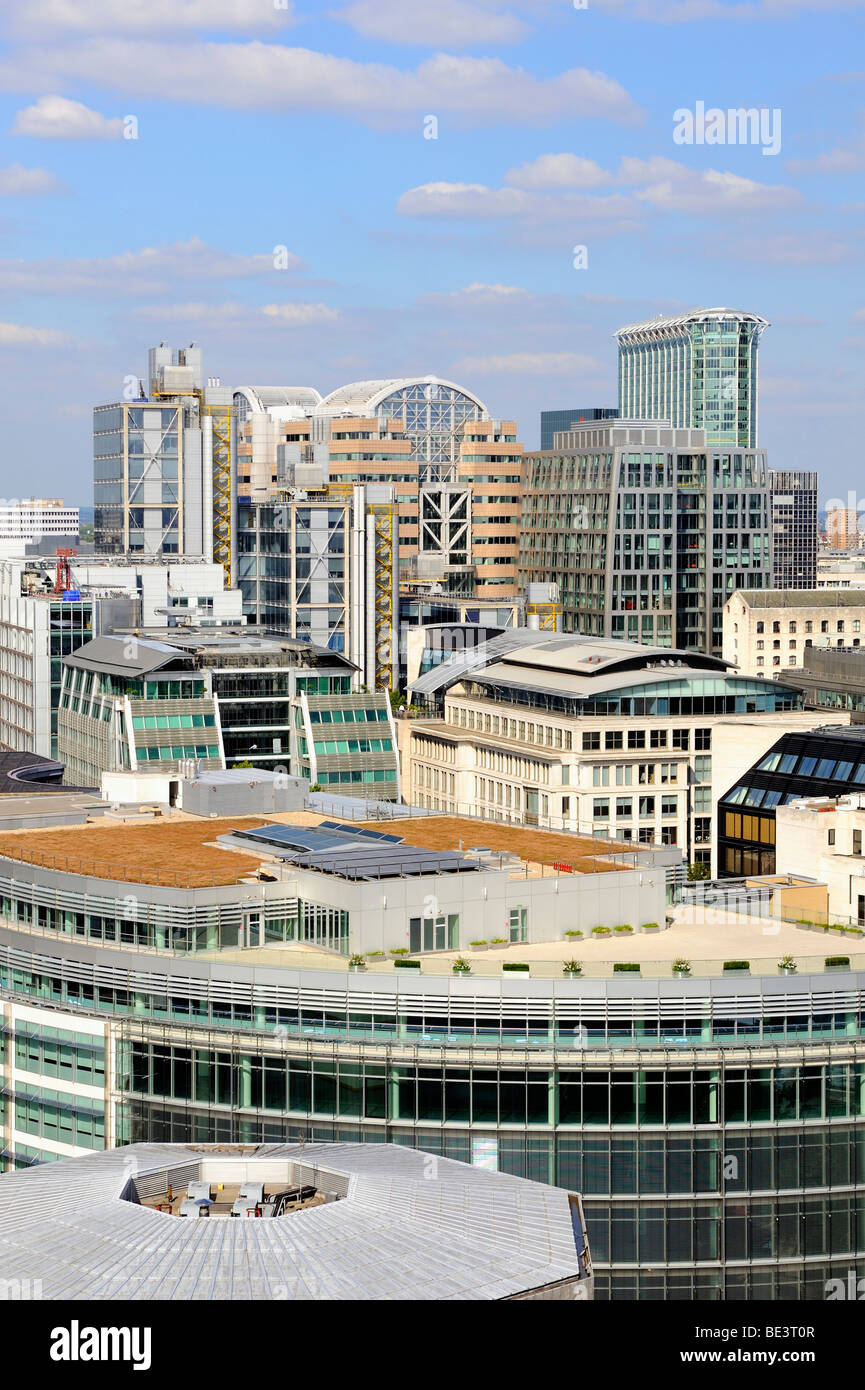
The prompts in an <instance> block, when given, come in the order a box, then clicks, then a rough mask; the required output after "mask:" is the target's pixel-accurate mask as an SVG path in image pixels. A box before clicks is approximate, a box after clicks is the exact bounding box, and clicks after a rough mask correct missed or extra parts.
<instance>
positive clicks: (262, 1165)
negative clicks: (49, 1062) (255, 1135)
mask: <svg viewBox="0 0 865 1390" xmlns="http://www.w3.org/2000/svg"><path fill="white" fill-rule="evenodd" d="M223 1179H227V1180H228V1182H229V1183H237V1182H256V1181H258V1182H264V1183H275V1182H282V1183H283V1184H285V1185H286V1186H288V1185H289V1184H291V1183H304V1184H309V1185H312V1186H315V1188H316V1189H317V1190H318V1191H320V1192H323V1193H325V1194H326V1199H325V1201H324V1202H322V1203H320V1204H318V1205H312V1206H307V1207H306V1208H304V1209H303V1210H300V1211H295V1212H293V1213H292V1214H291V1215H285V1216H278V1217H277V1216H273V1217H271V1218H270V1219H263V1220H257V1221H256V1220H253V1221H250V1220H245V1219H244V1218H243V1217H239V1218H235V1219H232V1218H231V1217H230V1216H225V1217H220V1216H210V1217H209V1218H207V1219H204V1220H202V1219H200V1218H199V1219H195V1218H192V1219H186V1220H179V1219H177V1218H175V1217H173V1216H172V1215H170V1214H169V1213H168V1212H167V1211H156V1210H154V1209H153V1208H152V1207H151V1206H149V1205H144V1204H143V1202H142V1199H143V1198H146V1197H152V1196H153V1195H154V1194H156V1193H157V1192H159V1191H160V1190H162V1191H165V1192H166V1194H167V1185H168V1183H173V1186H176V1187H183V1186H186V1187H187V1188H188V1184H189V1183H190V1182H191V1181H198V1182H204V1183H206V1184H210V1183H215V1182H217V1181H220V1180H223ZM213 1221H216V1222H218V1225H216V1226H214V1225H211V1224H210V1223H211V1222H213ZM0 1260H2V1265H3V1272H4V1278H5V1279H7V1280H8V1279H24V1278H26V1279H28V1280H33V1279H36V1280H39V1281H40V1282H41V1288H42V1297H43V1298H46V1299H70V1298H79V1299H88V1300H100V1301H102V1300H108V1299H147V1300H151V1299H161V1300H172V1301H176V1300H188V1299H236V1300H242V1299H255V1300H261V1301H269V1300H274V1299H276V1300H280V1301H294V1300H295V1299H300V1300H304V1301H309V1300H315V1299H332V1300H381V1301H390V1300H400V1301H404V1300H407V1299H408V1300H414V1301H417V1300H425V1299H435V1300H436V1301H443V1300H454V1299H472V1300H487V1299H508V1298H518V1297H520V1296H521V1295H524V1294H526V1293H529V1292H536V1291H540V1290H542V1289H545V1288H547V1287H548V1286H550V1285H559V1286H560V1285H562V1284H566V1285H568V1284H570V1285H571V1286H572V1287H571V1289H570V1290H569V1295H570V1296H571V1297H573V1298H589V1297H591V1293H592V1287H591V1277H590V1276H591V1265H590V1258H589V1252H588V1247H587V1242H586V1236H585V1226H584V1221H583V1216H582V1207H581V1204H580V1201H579V1198H578V1197H576V1196H575V1195H573V1194H570V1193H568V1192H566V1191H565V1190H564V1189H563V1188H558V1187H549V1186H547V1185H546V1184H545V1183H537V1182H530V1181H528V1180H526V1179H525V1178H515V1177H510V1176H509V1175H506V1174H504V1173H498V1172H491V1171H488V1170H487V1169H485V1168H481V1167H472V1166H470V1165H469V1164H464V1163H458V1162H456V1161H454V1160H452V1159H446V1158H439V1157H432V1156H430V1155H428V1154H425V1153H422V1152H419V1151H416V1150H414V1149H408V1148H403V1147H402V1146H399V1145H395V1144H366V1145H364V1144H308V1145H303V1144H267V1145H261V1146H258V1147H254V1148H250V1147H243V1146H240V1145H236V1146H235V1145H225V1146H219V1145H183V1144H135V1145H132V1146H130V1147H128V1148H121V1149H109V1150H107V1151H106V1152H104V1153H99V1154H94V1155H92V1156H89V1157H86V1158H70V1159H64V1160H61V1161H60V1162H57V1163H50V1164H43V1165H40V1166H38V1167H35V1168H30V1169H26V1170H23V1171H21V1172H14V1173H6V1174H4V1175H3V1176H2V1177H0ZM556 1293H557V1296H558V1297H561V1294H562V1291H561V1289H557V1291H556Z"/></svg>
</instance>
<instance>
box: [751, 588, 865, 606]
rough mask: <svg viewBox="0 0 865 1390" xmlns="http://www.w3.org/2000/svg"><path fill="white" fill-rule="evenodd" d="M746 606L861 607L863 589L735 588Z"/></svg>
mask: <svg viewBox="0 0 865 1390" xmlns="http://www.w3.org/2000/svg"><path fill="white" fill-rule="evenodd" d="M737 597H738V598H740V599H741V600H742V602H743V603H745V604H746V605H747V607H748V608H863V607H865V589H737V590H736V592H735V594H733V595H732V596H731V599H730V600H728V602H730V601H731V600H732V598H737Z"/></svg>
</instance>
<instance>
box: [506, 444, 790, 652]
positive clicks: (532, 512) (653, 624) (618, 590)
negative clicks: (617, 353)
mask: <svg viewBox="0 0 865 1390" xmlns="http://www.w3.org/2000/svg"><path fill="white" fill-rule="evenodd" d="M769 506H770V502H769V485H768V477H767V470H766V458H765V454H764V453H763V452H762V451H761V450H757V449H740V450H738V451H737V452H734V453H724V452H721V451H720V450H718V449H714V448H711V447H710V446H709V445H708V444H707V442H706V434H705V431H703V430H698V429H678V428H676V429H672V428H670V427H669V426H666V425H661V424H646V423H641V422H639V421H632V420H627V419H624V420H621V421H618V422H613V423H609V424H597V425H583V426H581V427H580V428H579V429H574V430H570V431H568V432H566V433H562V434H560V435H557V436H556V447H555V449H554V450H553V451H552V452H549V453H537V454H533V453H529V454H527V455H526V459H525V473H524V482H523V513H522V535H521V540H520V561H519V582H520V586H521V587H522V588H523V589H525V588H526V587H527V586H528V585H529V584H530V583H543V584H547V585H553V586H557V589H558V593H559V597H560V602H561V609H562V617H561V626H562V628H563V630H564V631H565V632H580V633H584V634H590V635H593V636H598V637H613V638H625V639H627V640H629V641H640V642H645V643H647V644H648V645H650V646H658V647H671V648H672V647H676V648H680V649H688V650H694V651H704V652H715V653H716V654H718V655H720V652H721V646H722V640H723V632H722V622H723V607H724V604H725V602H726V601H727V599H728V598H729V597H730V596H731V594H732V593H733V592H734V590H736V589H737V588H744V587H746V586H747V587H749V588H758V587H765V588H769V587H770V586H771V578H772V559H771V526H770V510H769Z"/></svg>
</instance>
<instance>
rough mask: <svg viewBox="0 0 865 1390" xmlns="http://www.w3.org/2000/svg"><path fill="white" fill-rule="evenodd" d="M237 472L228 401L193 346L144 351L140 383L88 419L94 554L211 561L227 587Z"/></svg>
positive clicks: (228, 394)
mask: <svg viewBox="0 0 865 1390" xmlns="http://www.w3.org/2000/svg"><path fill="white" fill-rule="evenodd" d="M236 472H237V439H236V413H235V407H234V405H233V403H232V395H231V392H230V391H229V390H227V389H226V388H225V387H223V386H222V385H221V384H220V382H219V380H218V378H215V377H214V378H210V379H209V380H208V381H207V383H206V384H205V382H204V378H203V375H202V363H201V349H200V348H199V347H197V346H196V345H195V344H194V343H192V344H190V345H189V347H187V348H180V349H172V348H170V347H167V346H166V345H165V344H164V343H162V344H160V345H159V347H156V348H151V349H150V352H149V354H148V375H147V381H146V382H139V383H138V384H137V387H134V389H133V391H132V392H131V395H130V398H129V399H124V400H121V401H115V402H113V403H112V404H110V405H102V406H97V407H96V409H95V410H94V412H93V504H94V541H95V545H96V550H97V551H98V552H100V553H103V554H110V555H120V554H144V555H180V554H185V555H189V556H199V557H202V558H204V559H207V560H215V561H216V562H217V563H218V564H220V565H221V566H222V569H223V571H224V574H225V582H226V585H230V584H231V583H232V558H233V553H234V536H233V531H234V514H233V508H234V499H235V495H236Z"/></svg>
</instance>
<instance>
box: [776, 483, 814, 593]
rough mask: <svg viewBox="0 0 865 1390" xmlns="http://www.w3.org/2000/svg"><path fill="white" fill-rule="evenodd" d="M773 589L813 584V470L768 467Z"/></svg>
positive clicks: (794, 587) (807, 587)
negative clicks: (801, 470) (795, 470)
mask: <svg viewBox="0 0 865 1390" xmlns="http://www.w3.org/2000/svg"><path fill="white" fill-rule="evenodd" d="M769 490H770V492H771V497H772V557H773V579H772V587H773V588H774V589H814V588H816V586H817V542H818V538H819V532H818V527H817V474H816V473H804V472H792V471H790V470H780V471H779V470H777V469H774V468H770V470H769Z"/></svg>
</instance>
